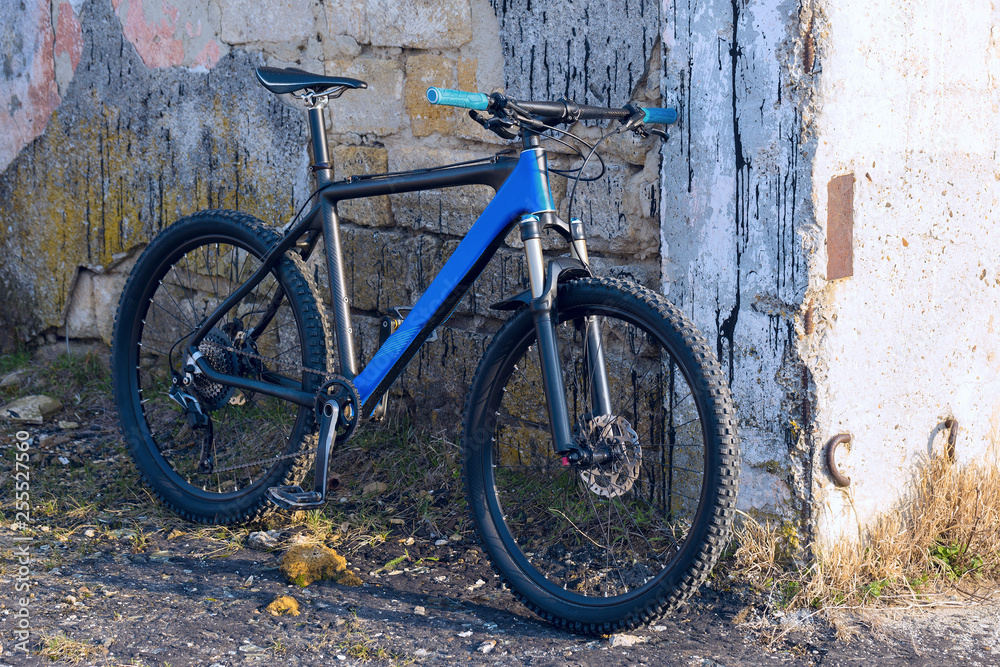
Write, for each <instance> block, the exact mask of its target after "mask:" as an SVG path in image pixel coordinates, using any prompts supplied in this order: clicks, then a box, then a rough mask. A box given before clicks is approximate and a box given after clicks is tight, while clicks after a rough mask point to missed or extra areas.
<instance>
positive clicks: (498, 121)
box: [469, 110, 517, 139]
mask: <svg viewBox="0 0 1000 667" xmlns="http://www.w3.org/2000/svg"><path fill="white" fill-rule="evenodd" d="M469 117H470V118H471V119H472V120H474V121H476V122H477V123H479V124H480V125H482V126H483V127H484V128H486V129H487V130H489V131H490V132H493V133H494V134H496V135H499V136H500V137H503V138H504V139H516V138H517V134H515V133H513V132H511V131H509V130H508V129H507V128H508V127H513V125H514V124H513V123H511V122H509V121H506V120H503V119H502V118H497V117H493V118H488V117H486V116H484V115H482V114H481V113H479V112H478V111H475V110H470V111H469Z"/></svg>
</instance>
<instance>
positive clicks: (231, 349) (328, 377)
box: [199, 340, 337, 475]
mask: <svg viewBox="0 0 1000 667" xmlns="http://www.w3.org/2000/svg"><path fill="white" fill-rule="evenodd" d="M206 342H207V343H209V344H210V345H212V346H216V347H221V348H224V349H225V350H226V351H229V352H234V353H236V354H237V355H244V356H246V357H248V358H250V359H255V360H257V361H260V362H268V361H269V362H272V363H273V364H274V365H276V366H285V367H287V368H291V369H293V370H297V371H302V372H305V373H312V374H313V375H319V376H320V377H322V378H323V381H324V382H328V381H329V380H331V379H333V378H334V377H336V376H337V374H336V373H328V372H324V371H318V370H316V369H315V368H307V367H306V366H299V365H298V364H294V363H291V362H285V361H279V360H278V359H274V358H271V357H265V356H263V355H261V354H257V353H255V352H250V351H248V350H246V349H242V350H240V349H237V348H235V347H232V346H231V345H229V346H227V345H221V344H220V343H218V342H217V341H207V340H204V341H202V343H203V344H204V343H206ZM199 347H201V346H199ZM241 391H242V390H241ZM318 451H319V447H313V448H311V449H304V450H300V451H297V452H292V453H291V454H279V455H278V456H275V457H272V458H268V459H258V460H257V461H250V462H249V463H241V464H238V465H231V466H226V467H224V468H216V469H214V470H212V472H210V473H205V474H209V475H217V474H221V473H224V472H232V471H234V470H242V469H244V468H252V467H254V466H263V465H265V464H274V463H277V462H279V461H284V460H287V459H297V458H299V457H300V456H308V455H310V454H315V453H316V452H318Z"/></svg>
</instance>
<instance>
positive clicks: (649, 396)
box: [463, 279, 740, 633]
mask: <svg viewBox="0 0 1000 667" xmlns="http://www.w3.org/2000/svg"><path fill="white" fill-rule="evenodd" d="M557 303H558V322H559V324H558V326H557V338H558V343H559V352H560V356H561V359H562V368H563V378H564V383H565V389H566V396H567V402H568V404H569V410H570V420H571V422H570V423H571V425H572V426H573V428H574V433H575V436H576V438H577V439H578V441H580V442H585V443H587V444H588V445H589V446H590V447H591V448H593V449H594V450H595V451H597V450H598V449H600V448H604V451H605V452H607V454H608V455H607V457H606V459H605V460H604V461H603V462H602V463H600V464H599V465H589V466H577V465H568V463H567V462H566V461H563V460H562V458H561V457H560V456H559V455H558V454H557V453H556V452H555V450H554V448H553V446H552V441H551V434H550V430H549V422H548V414H547V411H546V407H545V403H544V393H543V390H542V378H541V371H540V368H539V365H538V357H537V354H535V353H534V352H533V351H532V348H533V346H534V344H535V329H534V325H533V322H532V316H531V313H530V312H529V311H528V309H522V310H521V311H519V312H518V313H516V314H515V315H514V316H513V317H512V318H511V319H510V320H508V322H507V323H506V324H505V325H504V326H503V327H502V328H501V329H500V331H498V332H497V334H496V336H495V338H494V340H493V342H492V343H491V344H490V347H489V348H488V349H487V351H486V353H485V355H484V356H483V359H482V361H481V362H480V364H479V368H478V370H477V372H476V376H475V378H474V380H473V384H472V388H471V389H470V392H469V398H468V402H467V405H466V422H465V427H464V430H463V439H464V451H465V461H464V467H465V481H466V491H467V494H468V501H469V504H470V508H471V510H472V513H473V517H474V520H475V523H476V526H477V528H478V530H479V533H480V536H481V538H482V540H483V542H484V545H485V548H486V550H487V551H488V552H489V555H490V557H491V558H492V559H493V563H494V565H495V566H496V568H497V570H498V571H499V572H500V574H501V575H502V576H503V577H504V579H505V580H506V581H507V583H508V584H509V585H510V587H511V588H512V589H513V590H514V591H515V592H516V593H517V595H518V596H519V597H520V599H521V600H522V601H523V602H524V603H525V604H526V605H527V606H528V607H529V608H531V609H532V610H533V611H535V612H536V613H538V614H539V615H541V616H542V617H544V618H546V619H548V620H550V621H552V622H554V623H556V624H557V625H562V626H566V627H569V628H570V629H572V630H575V631H580V632H587V633H607V632H613V631H616V630H620V629H624V628H631V627H635V626H637V625H640V624H642V623H645V622H648V621H650V620H652V619H653V618H655V617H657V616H658V615H660V614H662V613H663V612H665V611H667V610H669V609H671V608H674V607H676V606H677V605H679V604H680V603H681V602H683V600H684V599H686V598H687V597H688V596H689V595H690V594H691V593H693V592H694V591H695V590H696V589H697V588H698V586H699V585H700V584H701V583H702V582H703V581H704V580H705V578H706V577H707V576H708V574H709V573H710V571H711V568H712V567H713V566H714V564H715V562H716V561H717V559H718V558H719V556H720V554H721V552H722V550H723V548H724V547H725V544H726V540H727V535H728V532H729V529H730V525H731V522H732V517H733V508H734V506H735V502H736V495H737V490H738V476H739V466H740V458H739V442H738V439H737V436H736V425H735V415H734V409H733V406H732V402H731V399H730V396H729V390H728V388H727V386H726V382H725V380H724V378H723V375H722V372H721V369H720V368H719V366H718V364H717V363H716V361H715V360H714V357H713V355H712V353H711V351H710V350H709V348H708V345H707V344H706V342H705V340H704V339H703V338H702V337H701V336H700V335H699V334H698V333H697V332H696V331H695V329H694V327H693V326H692V325H691V324H690V323H689V322H688V321H687V320H686V319H685V318H684V317H683V315H682V314H681V313H680V312H679V311H678V310H677V309H675V308H674V307H673V306H672V305H671V304H670V303H669V302H667V301H666V299H664V298H663V297H662V296H660V295H657V294H655V293H653V292H651V291H649V290H646V289H644V288H642V287H639V286H637V285H633V284H630V283H625V282H622V281H614V280H598V279H587V280H581V281H574V282H571V283H567V284H565V285H562V286H560V288H559V294H558V300H557ZM588 326H591V327H597V328H598V329H599V331H600V335H601V340H602V343H603V353H604V359H605V363H606V367H607V377H608V387H609V389H610V392H609V394H610V399H611V400H610V408H611V410H610V413H607V412H604V411H602V410H600V409H599V408H597V407H596V406H595V405H594V403H595V402H596V401H595V399H594V398H593V395H594V392H592V389H593V387H592V386H591V380H590V378H591V377H592V375H591V373H590V371H589V368H590V361H591V359H592V358H593V357H594V356H595V355H593V353H588V350H587V345H586V343H585V340H586V339H585V336H586V331H587V327H588ZM588 354H591V358H588Z"/></svg>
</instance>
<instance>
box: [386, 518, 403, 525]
mask: <svg viewBox="0 0 1000 667" xmlns="http://www.w3.org/2000/svg"><path fill="white" fill-rule="evenodd" d="M389 523H391V524H392V525H394V526H402V525H403V523H404V521H403V520H402V519H389Z"/></svg>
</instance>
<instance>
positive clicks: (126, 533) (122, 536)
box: [110, 528, 135, 540]
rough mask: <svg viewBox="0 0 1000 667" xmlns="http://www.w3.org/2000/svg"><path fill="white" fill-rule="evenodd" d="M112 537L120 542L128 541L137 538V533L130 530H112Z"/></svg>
mask: <svg viewBox="0 0 1000 667" xmlns="http://www.w3.org/2000/svg"><path fill="white" fill-rule="evenodd" d="M110 535H111V537H115V538H118V539H119V540H128V539H131V538H133V537H135V531H134V530H131V529H129V528H119V529H118V530H112V531H111V533H110Z"/></svg>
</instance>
